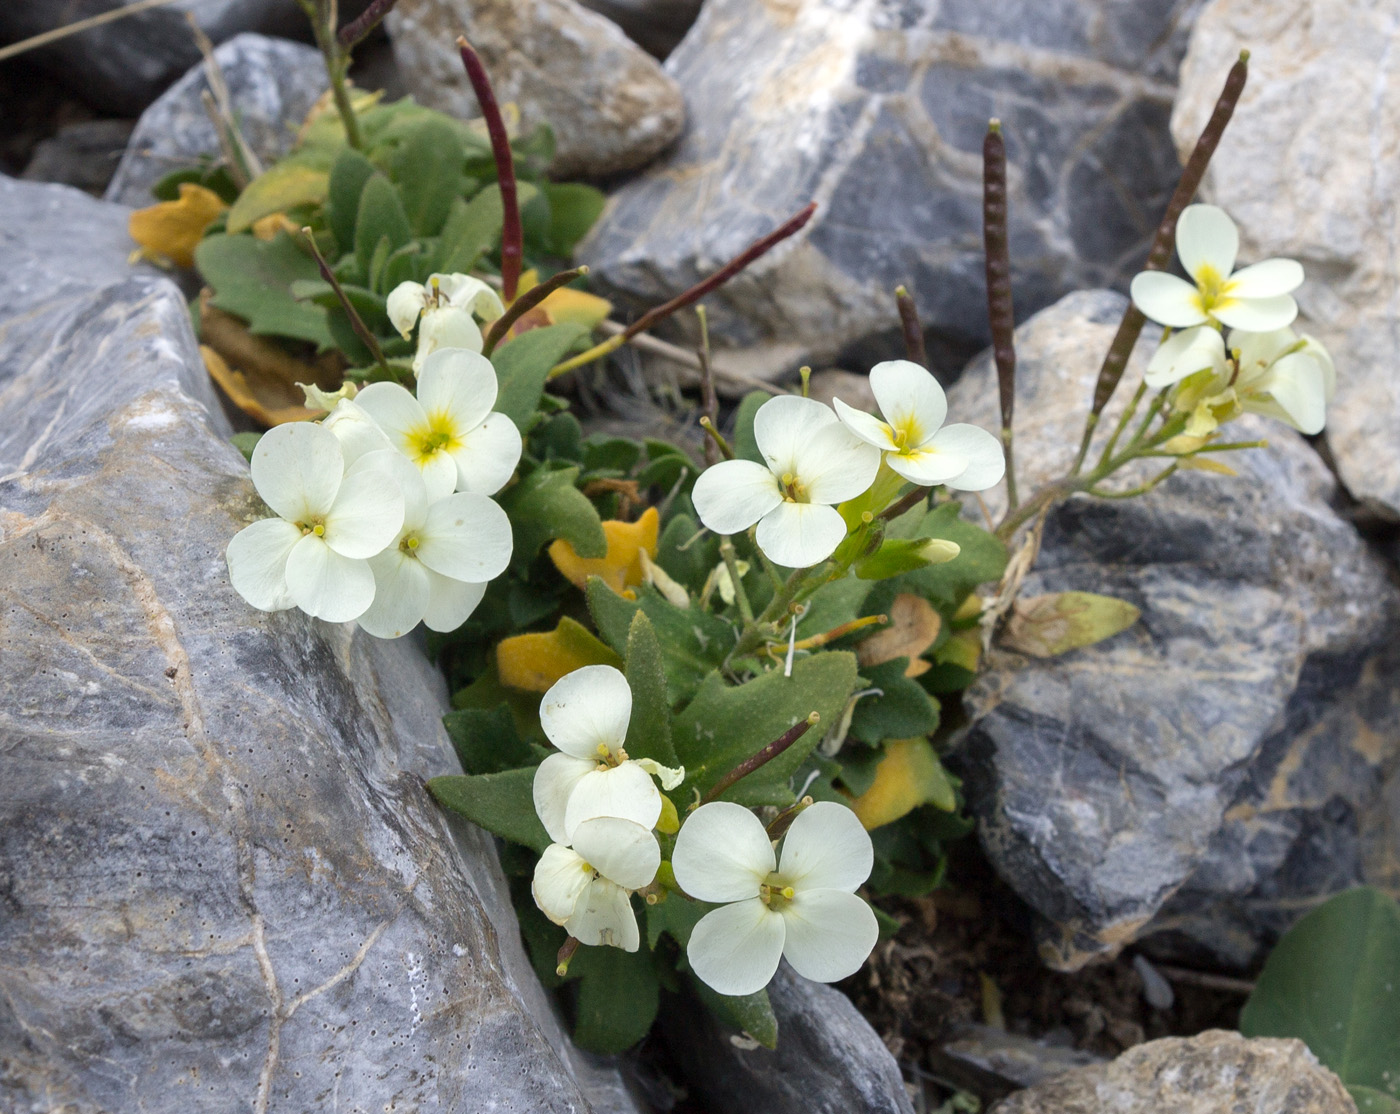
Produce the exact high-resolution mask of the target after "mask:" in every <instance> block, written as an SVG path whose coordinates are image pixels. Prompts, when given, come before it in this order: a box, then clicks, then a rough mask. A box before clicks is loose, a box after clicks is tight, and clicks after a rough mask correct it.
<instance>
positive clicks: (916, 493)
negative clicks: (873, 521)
mask: <svg viewBox="0 0 1400 1114" xmlns="http://www.w3.org/2000/svg"><path fill="white" fill-rule="evenodd" d="M932 490H933V488H931V487H916V488H915V489H914V490H913V491H911V492H909V494H907V495H905V496H904V497H903V498H902V499H900V500H899V501H898V502H895V503H891V504H890V505H889V506H888V507H886V508H885V509H884V510H883V511H881V512H880V515H879V517H880V519H881V520H882V521H884V522H893V521H894V520H895V519H896V518H898V517H899V516H900V515H902V514H903V513H904V512H905V511H907V510H909V509H910V508H911V507H917V506H918V505H919V504H920V503H922V502H923V501H924V500H926V499H927V498H928V493H929V492H930V491H932Z"/></svg>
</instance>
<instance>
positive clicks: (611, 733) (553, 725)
mask: <svg viewBox="0 0 1400 1114" xmlns="http://www.w3.org/2000/svg"><path fill="white" fill-rule="evenodd" d="M631 718H632V689H631V688H630V687H629V686H628V684H627V678H626V677H624V676H623V675H622V673H621V672H620V671H619V670H616V669H614V668H613V667H612V666H611V665H585V666H584V667H583V668H582V669H575V670H574V671H573V672H572V673H569V674H566V675H565V676H563V677H560V678H559V680H557V681H555V682H554V684H553V686H552V687H551V688H550V690H549V691H548V692H547V693H545V694H544V698H543V699H542V700H541V701H540V726H541V727H542V728H544V733H545V735H546V736H547V737H548V739H549V741H550V742H551V743H553V744H554V745H555V746H556V747H558V748H559V749H560V750H562V751H563V752H564V753H565V754H572V755H573V756H574V757H575V758H587V759H590V760H592V761H596V760H597V759H598V747H599V746H600V745H601V746H605V747H607V749H608V750H609V751H610V752H612V751H616V750H618V749H619V748H620V747H621V746H622V743H623V740H624V739H626V738H627V723H628V721H629V720H630V719H631Z"/></svg>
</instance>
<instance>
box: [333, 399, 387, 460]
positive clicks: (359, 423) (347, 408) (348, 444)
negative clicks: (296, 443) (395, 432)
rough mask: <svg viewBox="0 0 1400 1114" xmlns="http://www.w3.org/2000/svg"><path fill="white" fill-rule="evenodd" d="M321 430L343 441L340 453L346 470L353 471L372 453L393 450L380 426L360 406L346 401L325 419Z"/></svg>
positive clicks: (343, 400) (336, 405)
mask: <svg viewBox="0 0 1400 1114" xmlns="http://www.w3.org/2000/svg"><path fill="white" fill-rule="evenodd" d="M321 428H322V429H327V430H329V431H330V432H331V433H333V434H335V438H336V440H337V441H339V442H340V454H341V456H343V457H344V458H345V467H346V468H351V467H353V466H354V465H355V463H356V462H357V461H358V460H359V459H360V458H361V457H362V456H365V455H367V454H369V453H377V452H383V451H385V450H386V449H387V450H389V451H391V452H392V451H393V448H394V446H393V445H392V444H391V443H390V441H389V438H388V435H387V434H385V432H384V431H383V430H382V429H380V428H379V423H378V422H376V421H375V420H374V419H373V418H371V417H370V416H369V413H368V412H367V411H366V410H365V409H364V408H363V407H361V406H359V405H358V404H357V403H355V402H353V401H351V400H350V399H348V398H343V399H341V400H340V401H339V402H337V403H336V404H335V408H334V409H333V410H332V411H331V412H330V413H329V414H327V415H326V416H325V418H323V419H322V420H321Z"/></svg>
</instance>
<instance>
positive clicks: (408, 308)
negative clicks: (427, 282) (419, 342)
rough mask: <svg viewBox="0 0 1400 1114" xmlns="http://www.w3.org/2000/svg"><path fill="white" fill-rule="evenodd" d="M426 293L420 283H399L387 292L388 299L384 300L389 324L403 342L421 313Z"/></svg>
mask: <svg viewBox="0 0 1400 1114" xmlns="http://www.w3.org/2000/svg"><path fill="white" fill-rule="evenodd" d="M426 293H427V292H426V291H425V290H424V289H423V284H422V283H421V282H401V283H399V284H398V286H396V287H394V289H393V290H391V291H389V297H388V298H386V299H385V300H384V308H385V310H386V311H387V312H388V314H389V322H390V324H392V325H393V326H394V328H396V329H397V330H398V331H399V334H400V335H401V336H402V337H403V338H404V339H405V340H407V339H408V334H409V333H411V332H413V326H414V323H415V322H417V320H418V315H419V314H420V313H422V312H423V306H424V304H425V299H424V295H425V294H426Z"/></svg>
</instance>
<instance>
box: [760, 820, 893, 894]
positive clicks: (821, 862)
mask: <svg viewBox="0 0 1400 1114" xmlns="http://www.w3.org/2000/svg"><path fill="white" fill-rule="evenodd" d="M874 865H875V850H874V848H873V846H872V845H871V842H870V836H869V834H868V833H867V832H866V830H865V829H864V828H863V827H862V826H861V823H860V821H859V820H858V819H856V814H855V813H854V812H852V811H851V810H850V809H849V808H847V807H846V806H845V805H840V804H837V803H836V802H835V801H818V802H817V803H816V804H814V805H811V806H810V807H808V808H805V809H803V810H802V812H800V813H799V814H798V816H797V819H796V820H794V821H793V822H792V827H790V828H789V829H788V833H787V836H786V838H784V840H783V855H782V861H781V865H780V866H779V867H778V874H779V876H780V877H781V878H782V880H783V882H784V883H786V884H787V885H789V886H792V887H793V888H795V889H797V890H798V891H799V892H800V891H802V890H846V891H847V892H853V891H854V890H855V888H856V887H857V886H859V885H860V884H861V883H862V882H864V881H865V880H866V879H867V878H869V877H870V868H871V867H873V866H874Z"/></svg>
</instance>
